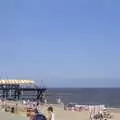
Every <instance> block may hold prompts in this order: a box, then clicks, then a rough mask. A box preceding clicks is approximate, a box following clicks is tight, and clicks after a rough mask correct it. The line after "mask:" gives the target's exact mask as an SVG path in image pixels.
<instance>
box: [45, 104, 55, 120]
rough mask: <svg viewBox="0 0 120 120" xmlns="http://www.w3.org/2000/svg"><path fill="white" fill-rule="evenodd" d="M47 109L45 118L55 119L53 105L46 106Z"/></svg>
mask: <svg viewBox="0 0 120 120" xmlns="http://www.w3.org/2000/svg"><path fill="white" fill-rule="evenodd" d="M47 111H48V117H47V120H55V116H54V112H53V107H52V106H50V107H48V109H47Z"/></svg>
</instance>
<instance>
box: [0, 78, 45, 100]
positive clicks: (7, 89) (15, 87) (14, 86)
mask: <svg viewBox="0 0 120 120" xmlns="http://www.w3.org/2000/svg"><path fill="white" fill-rule="evenodd" d="M46 90H47V89H46V88H45V87H44V86H43V87H42V86H41V87H40V86H39V85H37V84H36V83H35V81H33V80H0V97H1V98H5V99H9V98H10V97H11V98H14V99H15V100H16V99H17V100H20V98H21V97H23V94H24V93H25V92H29V94H28V95H27V96H28V97H30V96H34V97H35V99H36V100H38V101H40V102H43V101H44V100H43V99H44V98H45V96H44V95H45V93H46Z"/></svg>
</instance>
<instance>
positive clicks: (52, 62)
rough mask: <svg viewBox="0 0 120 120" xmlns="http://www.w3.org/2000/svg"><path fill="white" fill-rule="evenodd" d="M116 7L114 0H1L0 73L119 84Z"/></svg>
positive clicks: (53, 83)
mask: <svg viewBox="0 0 120 120" xmlns="http://www.w3.org/2000/svg"><path fill="white" fill-rule="evenodd" d="M119 6H120V1H119V0H34V1H33V0H1V1H0V73H1V77H2V78H3V79H5V78H6V76H8V77H9V78H14V79H15V78H16V79H18V78H19V79H33V80H36V81H37V82H39V83H40V81H41V80H43V83H44V84H45V85H46V86H49V87H85V86H87V87H120V7H119Z"/></svg>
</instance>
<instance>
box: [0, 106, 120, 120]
mask: <svg viewBox="0 0 120 120" xmlns="http://www.w3.org/2000/svg"><path fill="white" fill-rule="evenodd" d="M47 107H48V106H42V107H41V109H40V110H41V112H42V113H44V114H45V115H46V113H47V112H46V110H47ZM53 107H54V113H55V118H56V120H89V114H88V112H76V111H64V109H63V107H61V106H53ZM112 115H113V118H112V119H111V120H119V119H120V112H118V111H117V112H114V111H113V112H112ZM0 117H1V119H4V120H28V118H27V117H26V115H25V114H23V113H22V114H11V113H6V112H3V111H1V112H0Z"/></svg>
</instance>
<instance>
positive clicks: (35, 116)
mask: <svg viewBox="0 0 120 120" xmlns="http://www.w3.org/2000/svg"><path fill="white" fill-rule="evenodd" d="M29 120H47V119H46V117H45V115H43V114H42V113H39V112H38V110H37V109H36V108H35V109H34V110H33V113H32V115H31V116H30V119H29Z"/></svg>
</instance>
